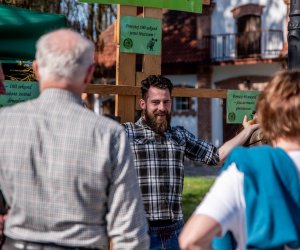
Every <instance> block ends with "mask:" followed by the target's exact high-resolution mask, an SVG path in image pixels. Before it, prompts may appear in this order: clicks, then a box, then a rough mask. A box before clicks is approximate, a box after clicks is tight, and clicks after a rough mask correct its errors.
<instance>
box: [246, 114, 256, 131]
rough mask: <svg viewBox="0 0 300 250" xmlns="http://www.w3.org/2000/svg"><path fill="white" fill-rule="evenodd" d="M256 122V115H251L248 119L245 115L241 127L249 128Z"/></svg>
mask: <svg viewBox="0 0 300 250" xmlns="http://www.w3.org/2000/svg"><path fill="white" fill-rule="evenodd" d="M254 124H257V118H256V115H254V116H253V119H252V120H249V121H248V117H247V116H246V115H245V116H244V119H243V127H244V129H245V128H249V127H250V126H251V125H254Z"/></svg>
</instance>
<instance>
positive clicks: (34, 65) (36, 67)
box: [32, 60, 40, 81]
mask: <svg viewBox="0 0 300 250" xmlns="http://www.w3.org/2000/svg"><path fill="white" fill-rule="evenodd" d="M32 68H33V72H34V74H35V78H36V79H37V80H38V81H39V80H40V74H39V66H38V64H37V61H36V60H34V61H33V63H32Z"/></svg>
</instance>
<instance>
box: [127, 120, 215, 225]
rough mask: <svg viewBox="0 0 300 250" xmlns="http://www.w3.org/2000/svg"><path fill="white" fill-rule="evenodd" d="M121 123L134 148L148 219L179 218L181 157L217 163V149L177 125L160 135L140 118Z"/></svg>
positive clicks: (181, 187) (182, 160)
mask: <svg viewBox="0 0 300 250" xmlns="http://www.w3.org/2000/svg"><path fill="white" fill-rule="evenodd" d="M123 125H124V127H125V130H126V133H127V135H128V137H129V141H130V145H131V148H132V151H133V155H134V163H135V167H136V171H137V176H138V181H139V185H140V189H141V193H142V199H143V202H144V207H145V211H146V213H147V217H148V219H149V220H151V221H152V220H170V219H171V220H180V219H182V218H183V213H182V207H181V201H182V189H183V178H184V157H185V156H186V157H188V158H189V159H191V160H194V161H199V162H203V163H205V164H207V165H217V164H218V162H219V154H218V150H217V148H216V147H215V146H213V145H212V144H209V143H207V142H205V141H203V140H200V139H198V138H196V137H195V136H194V135H193V134H192V133H190V132H188V131H187V130H186V129H185V128H183V127H179V126H177V127H172V128H170V129H169V130H168V131H166V132H165V133H164V134H163V135H159V134H156V133H155V132H153V130H151V128H150V127H149V126H147V124H146V122H145V120H144V119H143V118H140V119H139V120H138V121H137V122H136V123H125V124H123Z"/></svg>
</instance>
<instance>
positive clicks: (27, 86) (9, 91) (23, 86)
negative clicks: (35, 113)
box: [0, 81, 40, 107]
mask: <svg viewBox="0 0 300 250" xmlns="http://www.w3.org/2000/svg"><path fill="white" fill-rule="evenodd" d="M4 86H5V89H6V94H4V95H0V107H5V106H11V105H13V104H16V103H19V102H23V101H27V100H30V99H34V98H36V97H38V95H39V92H40V90H39V84H38V83H37V82H17V81H5V82H4Z"/></svg>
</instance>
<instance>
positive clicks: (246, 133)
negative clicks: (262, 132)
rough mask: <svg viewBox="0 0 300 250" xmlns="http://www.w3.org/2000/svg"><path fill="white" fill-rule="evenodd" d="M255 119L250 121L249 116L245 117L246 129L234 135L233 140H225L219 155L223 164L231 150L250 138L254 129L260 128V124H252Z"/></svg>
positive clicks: (244, 125) (244, 124)
mask: <svg viewBox="0 0 300 250" xmlns="http://www.w3.org/2000/svg"><path fill="white" fill-rule="evenodd" d="M252 123H253V121H252V120H250V121H248V118H247V116H245V117H244V120H243V127H244V129H243V130H242V131H241V132H240V133H239V134H237V135H236V136H235V137H233V138H232V139H231V140H229V141H227V142H225V143H224V144H223V145H222V146H221V147H220V148H219V150H218V151H219V157H220V163H221V164H222V163H223V162H224V161H225V159H226V157H227V156H228V154H229V153H230V151H231V150H232V149H233V148H234V147H236V146H241V145H243V144H244V143H245V142H246V141H247V140H248V138H249V137H250V136H251V135H252V133H253V131H255V130H256V129H258V128H259V125H258V124H256V123H255V124H252Z"/></svg>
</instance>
